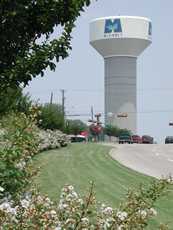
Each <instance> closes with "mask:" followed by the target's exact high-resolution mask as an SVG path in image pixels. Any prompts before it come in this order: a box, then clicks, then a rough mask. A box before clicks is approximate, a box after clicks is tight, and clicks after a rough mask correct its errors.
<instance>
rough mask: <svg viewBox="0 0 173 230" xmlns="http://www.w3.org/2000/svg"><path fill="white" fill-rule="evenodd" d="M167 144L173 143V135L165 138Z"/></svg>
mask: <svg viewBox="0 0 173 230" xmlns="http://www.w3.org/2000/svg"><path fill="white" fill-rule="evenodd" d="M165 144H173V136H167V137H166V138H165Z"/></svg>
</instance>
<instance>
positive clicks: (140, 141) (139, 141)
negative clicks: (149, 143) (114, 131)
mask: <svg viewBox="0 0 173 230" xmlns="http://www.w3.org/2000/svg"><path fill="white" fill-rule="evenodd" d="M132 140H133V143H136V144H141V143H142V138H141V137H140V136H138V135H132Z"/></svg>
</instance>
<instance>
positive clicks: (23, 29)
mask: <svg viewBox="0 0 173 230" xmlns="http://www.w3.org/2000/svg"><path fill="white" fill-rule="evenodd" d="M89 4H90V0H70V1H62V0H61V1H57V0H47V1H41V0H34V1H31V0H25V1H20V0H15V1H11V0H5V1H1V2H0V5H1V11H0V21H1V23H0V31H1V33H0V41H1V52H0V87H1V91H2V89H6V88H7V87H14V86H19V85H21V84H23V85H26V84H28V82H29V81H30V80H32V78H33V77H36V76H37V75H39V74H41V76H43V75H44V70H45V69H46V68H47V67H49V68H50V69H51V70H55V67H56V65H55V63H54V61H55V59H56V61H57V62H59V60H60V59H61V58H62V59H64V58H66V57H67V56H68V52H69V50H70V49H71V44H70V43H71V32H72V29H73V28H74V27H75V24H74V23H75V21H76V19H77V17H78V16H80V13H81V11H84V8H85V7H86V6H89ZM55 27H58V31H59V32H60V31H62V33H60V35H57V38H55V39H51V34H52V33H53V32H54V30H55ZM57 34H58V32H57ZM40 37H41V38H42V39H41V41H42V42H38V39H39V38H40ZM1 91H0V92H1Z"/></svg>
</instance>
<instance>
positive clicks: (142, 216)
mask: <svg viewBox="0 0 173 230" xmlns="http://www.w3.org/2000/svg"><path fill="white" fill-rule="evenodd" d="M138 213H139V215H140V216H141V218H142V219H145V218H146V217H147V211H145V210H139V211H138Z"/></svg>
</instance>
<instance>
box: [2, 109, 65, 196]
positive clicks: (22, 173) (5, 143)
mask: <svg viewBox="0 0 173 230" xmlns="http://www.w3.org/2000/svg"><path fill="white" fill-rule="evenodd" d="M38 113H39V110H38V108H37V107H32V108H30V115H28V116H26V115H25V114H24V113H19V114H15V113H12V114H11V115H8V116H7V117H5V118H3V120H2V121H1V125H0V128H1V129H0V186H2V187H3V188H4V189H5V191H6V194H2V193H0V198H1V197H2V196H4V195H9V194H13V196H16V195H17V194H18V193H19V192H21V191H22V190H23V189H24V188H25V187H26V186H27V185H28V184H29V183H31V177H32V175H33V174H34V173H35V171H34V170H33V169H32V166H31V162H32V157H33V156H34V155H35V154H37V153H38V152H39V151H43V150H47V149H53V148H58V147H60V146H65V145H66V144H67V138H66V135H64V134H63V133H61V132H60V131H51V130H48V131H43V130H39V129H38V128H37V126H36V118H37V114H38ZM7 193H8V194H7Z"/></svg>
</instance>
